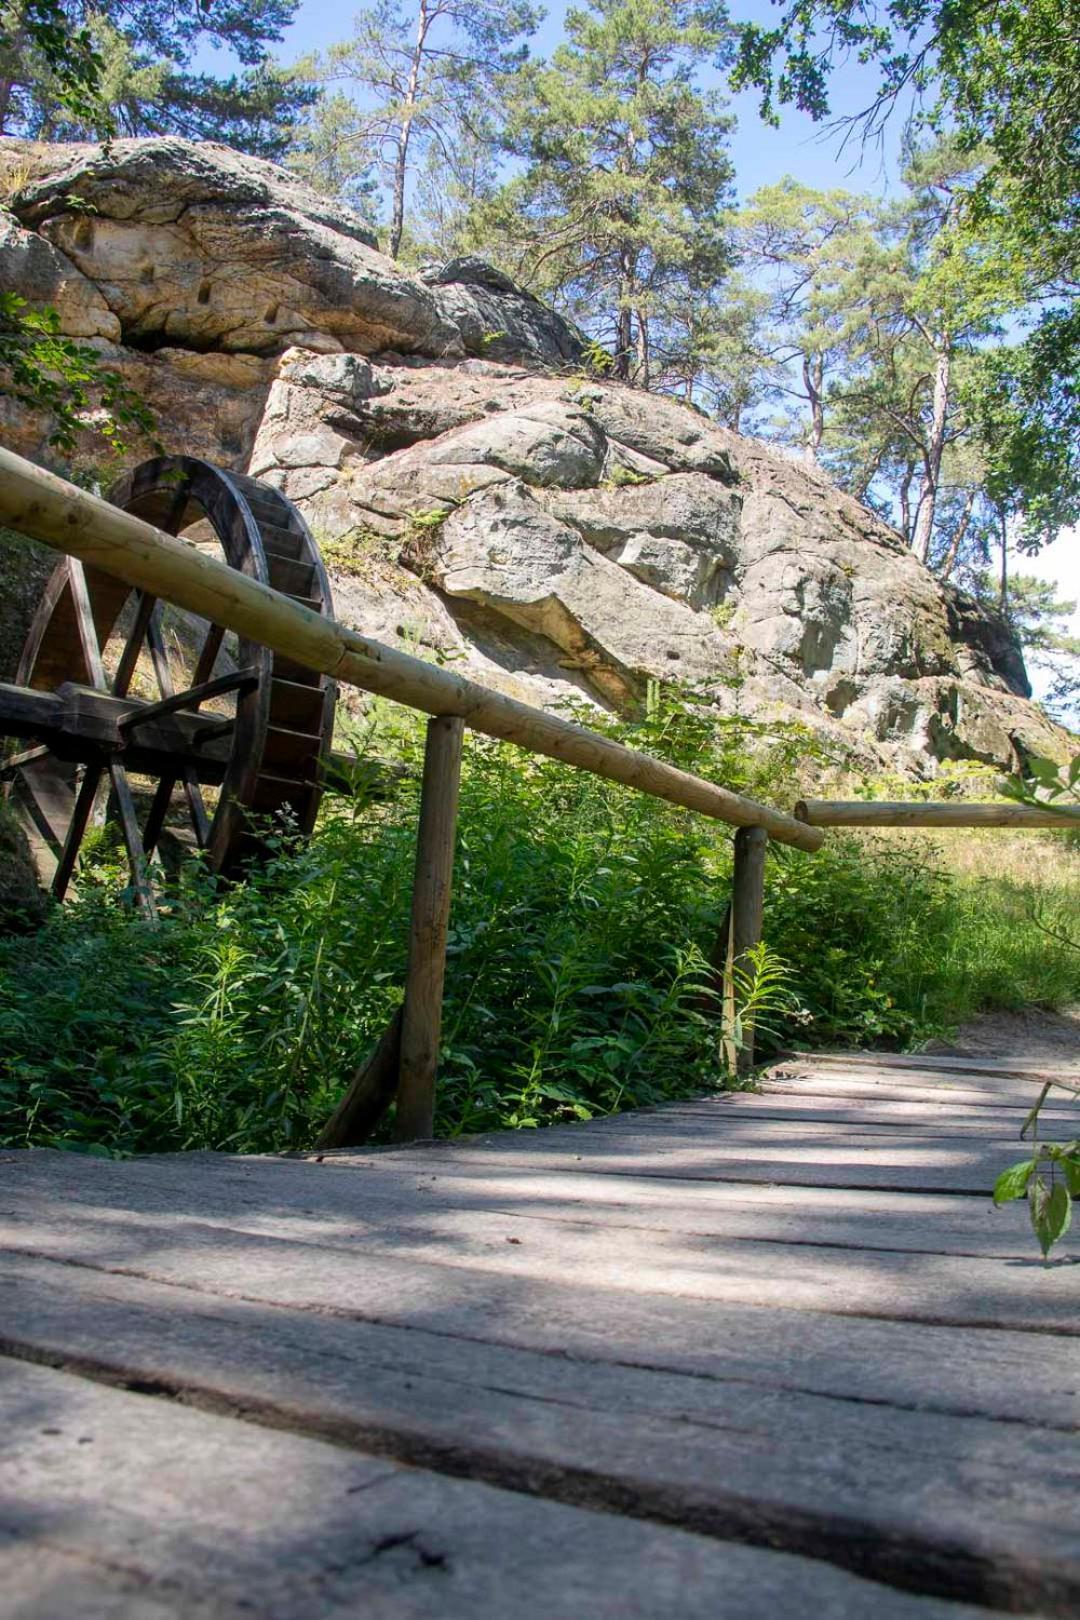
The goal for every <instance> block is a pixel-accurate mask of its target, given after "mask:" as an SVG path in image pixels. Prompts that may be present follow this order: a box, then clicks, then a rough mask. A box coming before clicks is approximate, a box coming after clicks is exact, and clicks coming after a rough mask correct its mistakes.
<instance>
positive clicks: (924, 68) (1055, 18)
mask: <svg viewBox="0 0 1080 1620" xmlns="http://www.w3.org/2000/svg"><path fill="white" fill-rule="evenodd" d="M849 57H854V58H857V59H858V60H859V61H862V62H875V63H877V65H878V66H879V68H880V75H881V76H880V84H879V89H878V93H877V95H876V97H875V98H874V99H873V101H872V103H871V105H870V107H868V108H867V109H866V110H865V111H864V112H863V113H862V114H861V115H860V116H859V117H858V118H857V119H856V120H855V122H856V123H859V124H861V126H862V131H863V135H864V138H865V137H866V136H867V135H871V136H872V135H876V134H879V133H880V131H881V128H882V126H883V124H884V122H885V120H886V119H887V118H888V116H889V114H890V113H891V112H892V111H893V110H894V108H896V107H897V106H898V105H901V104H902V105H903V109H904V111H905V112H906V113H907V114H909V116H910V123H909V126H908V127H909V134H910V133H911V131H912V130H914V133H915V135H916V136H917V137H918V138H921V139H925V137H926V135H927V134H929V135H931V136H933V137H935V138H941V137H942V136H943V135H945V136H947V141H948V144H949V145H951V146H952V147H953V148H954V149H955V150H958V151H959V152H960V153H966V154H967V155H968V156H969V158H970V159H971V160H972V166H973V167H972V172H971V174H970V175H969V176H968V178H967V180H966V181H965V182H964V183H963V184H962V185H960V186H955V187H954V188H953V200H954V204H955V208H954V213H955V228H954V247H955V252H954V256H953V257H954V264H958V265H960V266H962V267H965V268H966V261H967V260H969V259H970V257H971V256H972V255H974V256H975V257H978V256H980V254H984V252H985V248H986V246H987V245H990V248H991V257H992V258H993V259H994V260H996V265H995V266H994V273H993V274H991V276H990V277H989V278H988V279H987V280H986V281H985V282H984V285H985V286H990V287H993V286H994V284H995V281H997V280H999V279H1000V280H1003V281H1004V283H1005V284H1006V286H1008V285H1009V284H1012V287H1013V289H1014V290H1013V293H1012V305H1013V307H1014V308H1016V309H1020V308H1024V307H1025V306H1026V308H1027V315H1028V319H1029V322H1030V320H1032V319H1033V320H1035V321H1036V325H1035V331H1034V333H1033V334H1032V336H1031V337H1030V338H1029V340H1028V342H1027V344H1025V345H1024V346H1023V347H1019V348H1018V347H1012V348H1009V349H1005V350H1004V351H1002V352H1001V353H1000V354H997V355H994V354H991V355H989V356H988V357H987V358H986V359H985V362H984V364H983V366H982V367H981V368H973V374H972V376H971V377H970V378H969V380H968V384H967V388H968V390H969V392H970V396H971V399H970V405H971V410H972V415H973V417H974V419H975V420H976V421H977V422H978V424H979V428H980V437H981V441H982V448H983V452H984V458H985V461H986V480H987V482H986V489H987V493H988V495H989V499H990V501H991V504H993V505H995V506H997V507H999V508H1001V509H1003V510H1005V511H1006V512H1008V513H1009V514H1016V513H1021V514H1022V515H1023V520H1024V525H1025V531H1026V535H1027V538H1028V540H1029V541H1031V542H1032V543H1033V544H1034V543H1038V542H1039V541H1040V540H1042V539H1045V538H1047V537H1048V536H1049V535H1051V534H1052V533H1053V532H1054V531H1055V530H1056V528H1058V527H1059V526H1061V525H1062V524H1066V523H1071V522H1075V520H1076V514H1077V510H1078V508H1080V494H1078V490H1080V474H1078V469H1077V454H1078V449H1077V447H1078V443H1080V413H1078V410H1077V383H1076V379H1077V367H1078V360H1077V356H1078V353H1080V324H1078V321H1077V315H1076V303H1075V296H1076V286H1077V277H1078V264H1077V242H1078V241H1080V135H1078V130H1080V125H1078V122H1077V118H1076V86H1077V82H1078V75H1080V35H1078V33H1077V30H1076V28H1075V26H1074V17H1073V14H1072V12H1071V10H1070V8H1069V7H1067V6H1065V7H1063V6H1061V5H1059V4H1058V3H1057V0H997V3H995V4H994V5H991V6H986V5H977V4H968V3H961V4H953V3H951V0H949V3H947V0H884V3H883V4H882V5H881V6H879V7H866V6H864V5H863V4H861V3H859V0H782V4H781V6H780V14H779V16H778V18H777V21H776V24H775V26H771V27H770V26H767V25H764V24H759V23H750V24H747V25H745V26H744V27H743V29H742V33H741V41H740V50H739V59H738V64H737V67H736V71H735V74H734V80H735V83H736V85H737V86H739V87H742V86H746V85H755V86H757V88H758V89H759V90H760V91H761V94H762V101H761V110H762V113H763V115H764V116H765V117H767V118H770V119H773V120H774V121H775V117H776V108H777V106H778V105H782V104H784V103H794V104H795V105H797V106H798V107H800V108H802V109H804V110H805V111H807V112H809V113H810V114H811V116H812V117H814V118H816V119H820V118H824V117H826V116H828V114H829V84H828V81H829V76H830V74H831V72H832V71H833V70H834V69H835V67H836V66H837V64H838V63H840V62H842V61H843V60H844V59H845V58H849ZM980 370H981V374H980Z"/></svg>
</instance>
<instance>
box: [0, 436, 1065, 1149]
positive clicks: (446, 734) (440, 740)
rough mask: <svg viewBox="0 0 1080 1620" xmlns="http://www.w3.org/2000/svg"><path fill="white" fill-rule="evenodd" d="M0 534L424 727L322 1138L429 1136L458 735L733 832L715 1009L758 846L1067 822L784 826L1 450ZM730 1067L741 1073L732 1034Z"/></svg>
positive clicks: (749, 924)
mask: <svg viewBox="0 0 1080 1620" xmlns="http://www.w3.org/2000/svg"><path fill="white" fill-rule="evenodd" d="M0 524H6V525H7V526H8V527H9V528H12V529H15V530H18V531H19V532H20V533H22V534H26V535H29V536H32V537H33V538H34V539H37V540H41V541H44V542H45V544H46V545H49V546H52V547H54V548H56V549H57V550H59V551H63V552H66V553H68V554H69V555H71V556H74V557H78V558H81V559H82V561H83V562H84V563H90V564H92V565H93V566H94V567H96V568H100V569H103V570H105V571H106V572H107V573H110V574H113V575H115V576H116V577H117V578H119V579H121V580H123V581H124V582H125V583H127V584H128V585H130V586H132V587H133V588H135V589H139V590H142V591H145V592H148V593H150V594H151V595H153V596H155V597H159V598H162V599H164V600H166V601H169V602H171V603H173V604H175V605H176V606H178V607H181V608H184V609H187V610H188V611H189V612H192V613H196V614H198V615H200V616H201V617H203V618H206V619H209V620H211V621H213V622H215V623H217V624H220V625H223V626H224V627H225V628H226V629H229V630H233V631H236V632H237V633H238V634H240V635H241V636H246V637H248V638H250V639H251V640H254V641H257V642H261V643H263V644H264V645H265V646H267V647H270V648H271V649H273V650H274V651H275V652H278V653H281V654H282V655H284V656H286V657H288V658H292V659H294V660H295V661H296V662H297V663H300V664H304V665H305V666H306V667H307V668H309V669H312V670H315V671H317V672H319V673H321V674H326V675H329V676H332V677H333V678H334V679H335V680H337V681H344V682H346V683H349V684H351V685H354V686H357V687H360V688H362V689H363V690H365V691H368V692H373V693H376V694H378V695H380V696H382V697H386V698H390V699H393V700H394V701H396V702H399V703H403V704H406V705H408V706H409V707H411V708H414V709H418V710H420V711H421V712H422V713H425V714H427V715H429V716H430V717H431V718H430V719H429V722H428V729H427V742H426V749H425V756H424V772H423V783H422V788H421V796H420V820H419V828H418V835H417V861H416V875H415V881H414V885H413V896H412V912H411V919H410V928H409V952H408V968H407V974H406V983H405V995H404V999H403V1002H402V1007H401V1010H400V1012H399V1013H398V1015H397V1017H396V1018H395V1019H394V1021H393V1023H392V1024H391V1026H390V1028H389V1029H388V1030H387V1031H386V1034H385V1035H384V1036H383V1039H382V1040H381V1041H380V1043H379V1045H378V1047H377V1048H376V1050H375V1052H374V1053H373V1055H372V1057H371V1059H370V1060H369V1061H368V1063H367V1064H366V1065H365V1066H364V1068H363V1069H362V1070H361V1071H359V1072H358V1073H357V1074H356V1075H355V1076H354V1077H353V1080H352V1083H351V1085H350V1086H349V1088H348V1089H347V1091H346V1094H345V1096H344V1097H343V1099H342V1102H341V1104H340V1105H339V1107H338V1109H337V1110H336V1112H335V1114H334V1116H333V1117H332V1119H331V1120H330V1122H329V1124H328V1125H327V1127H326V1129H325V1131H324V1132H323V1135H322V1137H321V1139H320V1145H321V1146H324V1147H333V1146H345V1145H348V1144H350V1143H352V1142H355V1141H358V1140H362V1139H363V1136H364V1135H365V1134H366V1133H367V1132H368V1131H369V1130H370V1128H371V1126H372V1125H373V1124H374V1122H375V1121H376V1119H377V1118H378V1117H379V1116H380V1115H381V1113H382V1112H384V1111H385V1109H386V1107H387V1106H388V1105H389V1103H390V1101H392V1100H394V1099H396V1102H397V1114H396V1134H397V1136H398V1138H399V1139H401V1140H412V1139H417V1138H425V1137H430V1136H431V1134H432V1123H433V1116H434V1104H435V1081H436V1067H437V1061H438V1051H439V1038H440V1026H441V1018H442V1001H443V983H444V975H445V966H446V934H447V922H448V917H449V908H450V890H451V881H452V875H453V858H454V842H455V828H456V820H457V805H458V783H459V779H460V772H461V753H462V742H463V736H464V731H465V727H466V726H470V727H472V729H473V730H475V731H479V732H482V733H484V734H485V735H487V736H489V737H495V738H498V739H500V740H502V741H505V742H512V743H515V744H517V745H518V746H519V747H521V748H525V749H528V750H530V751H532V752H534V753H538V754H544V755H547V756H549V757H550V758H552V759H558V760H562V761H563V762H564V763H565V764H568V765H572V766H574V767H575V768H576V769H578V770H584V771H590V772H592V773H593V774H594V775H596V776H601V777H605V778H607V779H608V780H609V781H613V782H619V783H621V784H622V785H623V786H625V787H630V788H635V789H637V790H638V791H640V792H643V793H648V794H651V795H653V796H654V797H656V798H660V799H666V800H667V801H668V802H669V803H672V804H677V805H681V806H683V807H684V808H685V809H688V810H693V811H696V812H697V813H698V814H700V815H705V816H710V817H712V818H713V819H714V820H717V821H721V822H725V823H727V824H728V825H730V826H733V827H735V828H736V829H737V831H736V835H735V866H734V875H733V881H732V899H731V905H730V907H729V910H728V913H727V916H726V918H725V921H724V924H723V926H722V928H721V931H720V936H719V939H718V942H717V948H716V952H715V957H714V960H715V964H716V967H717V970H718V974H719V975H720V976H722V977H723V979H724V982H725V993H726V995H727V997H728V998H731V997H733V996H734V993H735V992H734V986H735V985H737V984H738V983H740V982H741V980H742V976H743V974H744V973H745V971H746V968H747V965H748V955H749V953H750V952H751V951H752V950H753V948H754V947H755V946H756V945H757V944H758V943H759V942H760V940H761V934H762V902H763V895H764V872H765V856H766V851H767V846H768V842H769V840H770V839H775V840H776V841H777V842H778V843H782V844H789V845H792V846H793V847H794V848H796V849H800V850H805V851H814V850H816V849H818V848H819V847H820V845H821V843H822V840H823V837H824V833H823V831H822V829H823V828H825V827H839V826H846V827H859V826H862V827H988V826H994V827H1002V826H1004V827H1018V826H1028V827H1069V826H1076V825H1078V824H1080V811H1072V812H1070V811H1067V810H1050V809H1047V810H1042V809H1039V808H1036V807H1032V806H1026V805H1019V804H1017V805H1012V804H1009V805H1005V804H981V805H976V804H931V803H925V802H924V803H905V804H896V803H893V804H885V803H879V802H873V801H866V802H864V801H853V802H840V801H830V800H818V799H806V800H801V801H800V802H799V803H798V804H797V805H796V807H795V813H794V815H791V816H789V815H785V814H784V813H783V812H782V811H779V810H775V809H772V808H770V807H769V806H767V805H762V804H758V803H756V802H755V801H754V800H753V799H748V798H745V797H743V796H742V795H741V794H738V793H734V792H732V791H731V790H730V789H728V788H725V787H721V786H720V785H719V784H718V783H715V782H709V781H706V780H704V779H703V778H701V777H698V776H693V775H690V774H689V773H688V772H686V771H681V770H678V769H676V768H675V767H674V766H672V765H667V764H665V763H664V762H663V761H661V760H657V759H653V758H651V757H650V756H649V755H647V754H642V753H638V752H637V751H635V750H634V749H631V748H626V747H624V746H623V745H622V744H621V743H617V742H614V741H613V740H612V739H611V738H609V737H604V736H602V735H600V734H599V733H597V732H594V731H591V730H589V729H588V728H587V727H584V726H579V725H575V724H573V723H571V722H570V721H567V720H563V719H560V718H559V717H558V716H555V715H551V714H547V713H545V712H544V711H543V710H541V709H536V708H532V707H531V706H530V705H529V704H526V703H521V702H519V701H517V700H516V699H514V698H510V697H506V696H504V695H503V694H502V693H500V692H494V691H491V690H490V689H489V688H487V687H485V686H481V685H480V684H478V683H477V682H475V681H470V680H467V679H465V678H464V677H463V676H461V675H457V674H454V673H452V672H451V671H449V670H446V669H441V668H439V667H437V666H436V665H433V664H428V663H425V662H423V660H421V659H418V658H413V657H410V656H409V655H408V654H406V653H402V652H399V651H398V650H397V649H396V648H393V647H388V646H385V645H384V644H383V643H381V642H378V641H373V640H371V639H370V638H368V637H366V636H361V635H359V634H357V632H356V631H353V630H350V629H348V628H347V627H345V626H344V625H341V624H338V623H336V622H334V621H333V620H330V619H326V618H322V617H320V616H319V615H318V614H316V613H314V612H312V611H311V610H310V609H308V608H305V607H303V606H302V605H300V604H298V603H296V602H294V601H292V600H290V599H289V598H288V597H286V596H283V595H281V594H280V593H279V592H277V591H275V590H272V589H271V588H270V587H269V586H267V585H263V584H260V583H259V582H258V581H257V580H254V579H250V578H248V577H246V576H245V575H243V574H241V573H238V572H237V571H236V570H235V569H232V568H229V567H228V566H227V565H226V564H225V563H223V562H219V561H217V560H216V559H215V558H213V557H210V556H208V555H206V554H205V552H203V551H201V550H198V549H196V548H195V547H194V546H191V545H189V544H187V543H186V542H185V541H183V540H180V539H177V538H176V537H175V536H174V535H171V534H167V533H165V532H164V531H163V530H160V529H157V528H155V527H154V526H153V525H152V524H150V523H147V522H145V521H144V520H143V519H142V518H139V517H136V516H134V515H133V514H132V513H130V512H123V511H120V510H119V509H118V508H116V507H114V506H111V505H110V504H109V503H108V502H107V501H104V500H102V499H101V498H100V497H98V496H96V495H93V494H90V493H88V492H87V491H85V490H81V489H78V488H77V487H76V486H75V485H73V484H70V483H68V482H67V481H66V480H64V479H62V478H59V477H57V476H56V475H55V474H52V473H49V472H46V471H44V470H43V469H42V468H40V467H36V466H34V465H33V464H32V463H31V462H28V461H25V460H23V459H22V457H20V456H17V455H14V454H13V453H12V452H10V451H7V450H4V449H2V448H0ZM736 1061H737V1065H738V1067H739V1069H740V1071H742V1072H746V1071H748V1070H749V1068H750V1067H751V1066H752V1063H753V1030H752V1027H747V1028H744V1031H743V1039H742V1044H741V1046H740V1048H739V1051H738V1053H737V1057H736Z"/></svg>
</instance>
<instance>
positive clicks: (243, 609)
mask: <svg viewBox="0 0 1080 1620" xmlns="http://www.w3.org/2000/svg"><path fill="white" fill-rule="evenodd" d="M0 523H2V524H6V525H7V526H8V527H9V528H12V529H17V530H18V531H19V532H20V533H21V534H26V535H30V536H32V537H33V538H34V539H35V540H41V541H43V542H44V543H45V544H46V545H48V546H52V547H54V548H55V549H56V550H58V551H63V552H67V553H68V554H69V555H70V556H73V557H79V558H81V560H82V561H83V562H84V563H90V564H92V565H93V566H94V567H95V568H101V569H104V570H105V572H106V573H110V574H114V575H116V577H117V578H118V579H122V580H124V581H125V583H126V584H129V585H131V586H133V587H136V588H138V589H141V590H145V591H150V592H152V593H153V594H154V595H155V596H158V597H161V598H164V599H165V600H166V601H169V602H173V603H175V604H176V606H178V607H182V608H186V609H187V610H188V611H189V612H191V613H197V614H199V615H200V616H201V617H202V618H204V619H210V620H212V621H213V622H215V623H217V624H221V625H224V626H225V628H226V629H227V630H235V631H236V632H238V633H239V634H240V635H243V636H248V637H250V638H251V639H252V640H253V641H258V642H261V643H263V645H264V646H267V647H270V648H271V649H272V650H273V651H274V652H277V653H281V654H282V655H283V656H285V657H288V658H292V659H295V661H296V662H297V663H300V664H304V665H306V667H307V668H308V669H312V670H315V671H317V672H318V673H320V674H324V675H331V676H333V678H334V679H335V680H338V681H345V682H347V683H349V684H350V685H353V686H359V687H361V688H362V689H363V690H364V691H367V692H374V693H377V694H378V695H379V696H381V697H386V698H392V699H394V700H395V701H396V702H398V703H403V704H406V705H408V706H409V707H410V708H414V709H419V710H421V711H422V712H423V713H424V714H429V715H434V716H447V717H455V716H456V717H457V718H459V719H461V720H464V722H465V724H466V725H467V726H469V727H471V728H472V730H474V731H480V732H483V733H484V734H485V735H486V736H488V737H495V738H498V739H499V740H500V741H503V742H512V743H516V744H518V745H519V746H520V747H522V748H526V749H529V750H531V751H532V752H533V753H537V754H545V755H547V756H548V757H550V758H552V759H560V760H562V761H563V762H564V763H565V764H567V765H573V766H575V767H576V768H577V769H578V770H584V771H589V772H591V773H592V774H593V775H595V776H602V777H606V778H607V779H608V780H609V781H613V782H621V783H622V784H623V786H624V787H631V788H637V789H638V790H640V791H641V792H643V793H648V794H651V795H652V796H653V797H654V798H659V799H666V800H668V801H669V802H670V803H672V804H678V805H682V806H683V807H684V808H685V809H687V810H695V811H697V812H698V813H699V814H701V815H704V816H710V817H712V818H713V819H714V820H716V821H723V822H727V823H728V825H729V826H732V827H763V828H764V829H765V831H766V832H767V833H768V835H769V837H770V838H774V839H776V840H777V842H778V843H782V844H791V845H793V846H794V847H795V848H796V849H802V850H815V849H818V848H819V847H820V845H821V842H822V839H823V836H824V835H823V834H822V833H821V832H820V831H819V830H818V829H817V828H815V827H810V826H807V825H806V823H804V822H802V821H798V820H796V818H795V817H793V816H789V815H785V814H784V813H783V812H782V811H780V810H773V809H770V808H769V807H768V806H767V805H762V804H757V803H755V801H754V800H753V799H746V798H743V796H742V795H741V794H738V793H733V792H731V791H730V789H728V788H724V787H720V786H719V785H718V784H716V783H715V782H706V781H704V780H703V779H702V778H701V777H697V776H691V775H690V774H689V773H688V772H686V771H680V770H678V769H676V767H675V766H673V765H666V764H664V763H663V762H662V761H661V760H658V759H653V758H651V757H650V756H649V755H648V754H639V753H637V752H636V751H635V750H634V749H632V748H626V747H624V746H623V745H622V744H621V743H617V742H614V741H613V740H612V739H611V738H609V737H603V736H601V735H599V733H597V732H593V731H589V730H588V729H587V728H586V727H584V726H577V725H574V724H573V723H572V722H570V721H568V720H562V719H560V718H558V717H557V716H555V715H551V714H545V713H544V711H543V710H542V709H534V708H532V707H531V706H530V705H529V704H527V703H520V702H518V701H517V700H516V699H514V698H510V697H506V696H504V695H503V694H502V693H501V692H493V691H491V690H489V689H488V688H487V687H485V686H481V685H480V684H479V683H478V682H476V681H470V680H466V679H465V678H464V677H463V676H461V675H455V674H453V673H452V672H451V671H449V670H446V669H440V668H439V667H438V666H437V665H434V664H425V663H424V662H423V660H422V659H419V658H413V657H410V656H409V654H407V653H403V652H399V651H398V650H397V649H396V648H394V647H387V646H385V645H383V643H381V642H378V641H372V640H370V639H369V638H368V637H366V636H361V635H359V634H357V632H356V631H354V630H348V629H346V628H345V626H344V625H341V624H337V623H336V622H335V621H333V620H330V619H324V618H321V617H320V616H319V615H318V614H317V613H314V612H313V611H312V610H311V609H310V608H305V607H302V606H301V605H300V604H299V603H297V602H294V601H292V600H290V598H288V597H287V596H283V595H281V594H280V592H278V591H275V590H273V589H272V588H271V587H270V586H269V585H263V584H261V583H260V582H259V581H258V580H254V579H248V578H247V577H246V575H244V574H240V573H238V572H237V571H236V570H235V569H233V568H229V567H228V566H227V565H226V564H225V563H223V562H219V561H218V560H217V559H216V558H214V557H209V556H207V555H205V554H204V553H202V552H201V551H198V550H197V549H196V548H195V547H194V546H191V545H188V544H187V543H186V542H185V541H183V540H178V539H177V538H176V537H175V536H174V535H171V534H166V533H164V532H163V531H162V530H161V529H157V528H155V527H154V525H153V524H151V523H147V522H145V521H144V519H142V518H139V517H136V516H135V515H134V514H133V513H131V512H122V511H120V510H119V509H118V508H117V507H115V506H111V505H110V504H109V502H108V501H105V500H102V499H101V498H100V496H97V495H93V494H91V493H90V492H89V491H87V490H83V489H78V488H77V487H76V486H75V485H74V484H70V483H68V482H67V480H66V479H63V478H59V477H57V475H56V474H55V473H50V472H46V471H45V470H44V469H43V468H41V467H36V466H34V464H33V463H32V462H29V461H26V460H24V458H23V457H22V456H17V455H15V454H14V452H12V451H10V450H5V449H2V448H0Z"/></svg>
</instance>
